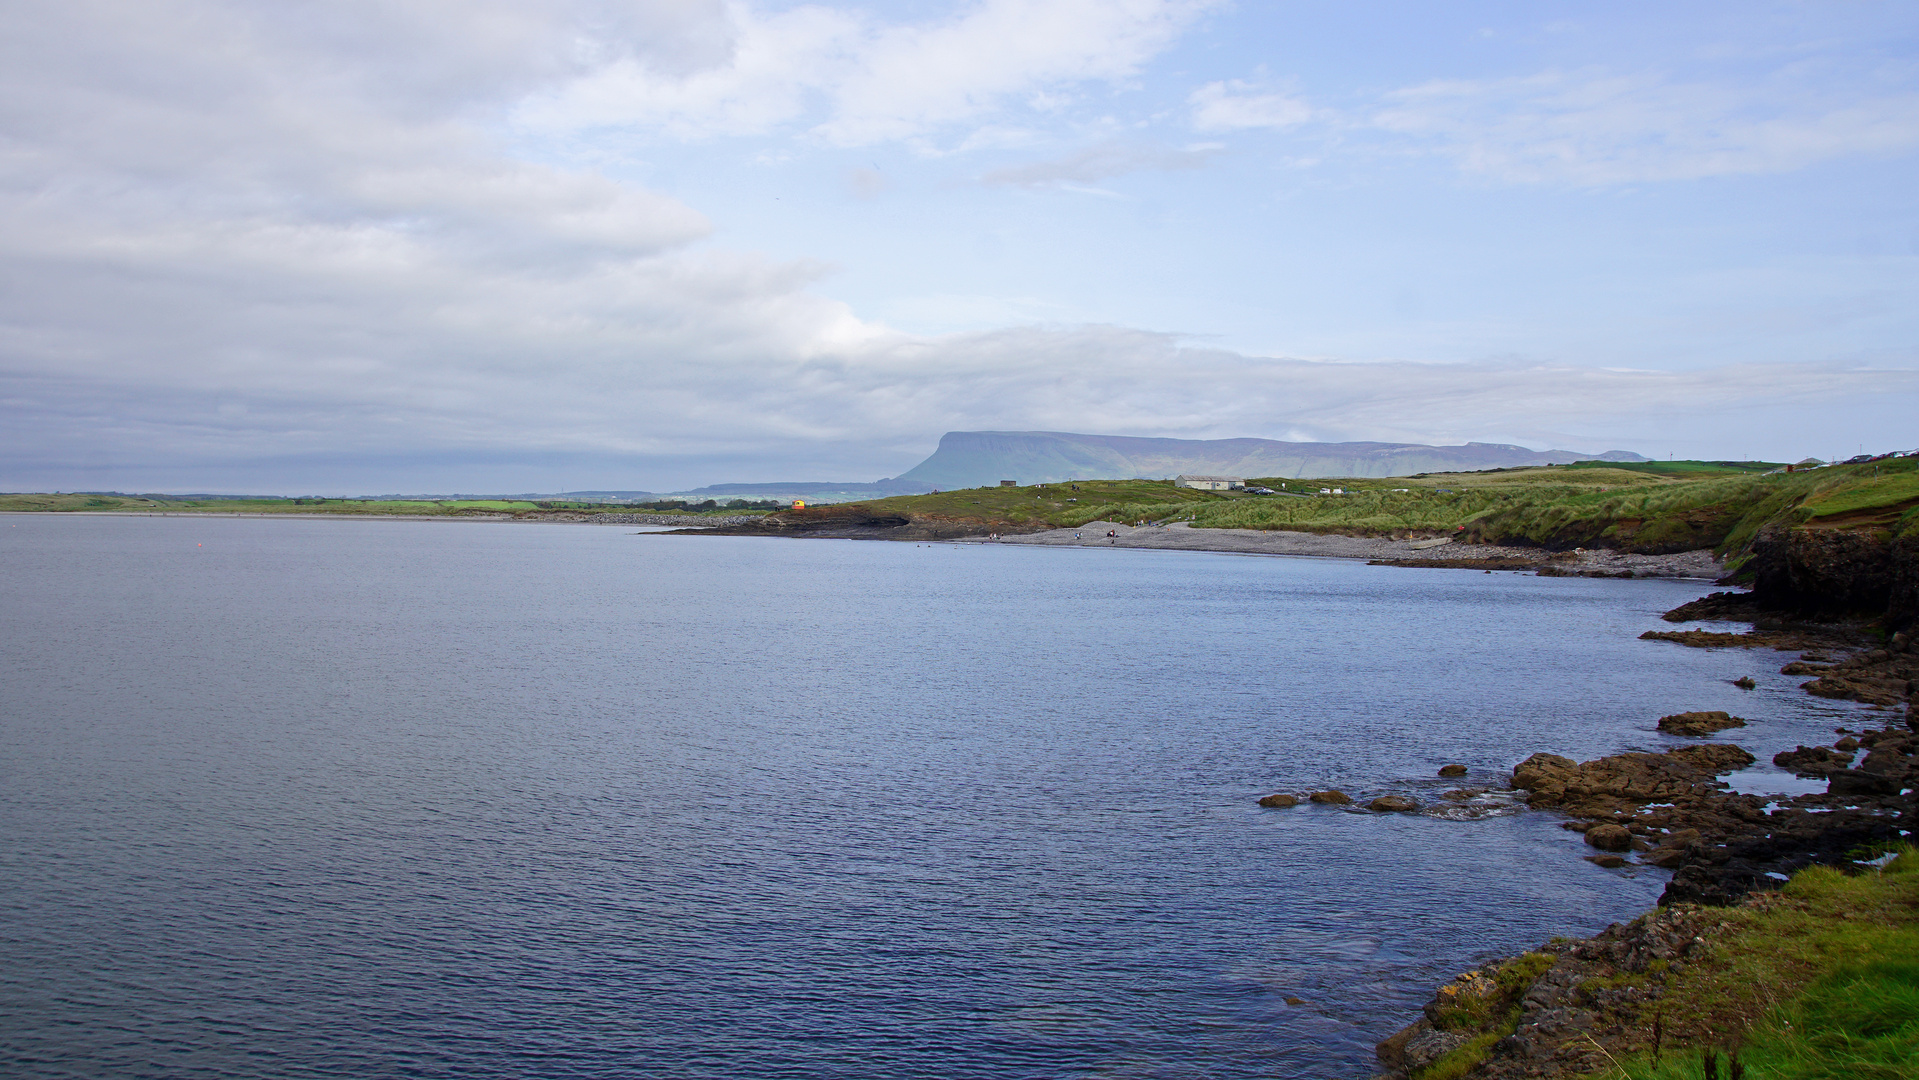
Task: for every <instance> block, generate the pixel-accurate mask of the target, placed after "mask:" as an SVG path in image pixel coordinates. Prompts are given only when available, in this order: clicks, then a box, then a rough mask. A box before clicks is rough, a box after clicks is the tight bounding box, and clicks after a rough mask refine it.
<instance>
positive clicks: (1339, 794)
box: [1306, 790, 1353, 806]
mask: <svg viewBox="0 0 1919 1080" xmlns="http://www.w3.org/2000/svg"><path fill="white" fill-rule="evenodd" d="M1306 797H1307V798H1309V799H1311V800H1312V801H1314V802H1316V803H1326V804H1328V805H1332V806H1345V805H1347V804H1348V803H1350V802H1352V801H1353V799H1352V796H1350V795H1348V794H1346V793H1345V792H1343V791H1330V790H1329V791H1315V792H1313V793H1312V794H1311V795H1308V796H1306Z"/></svg>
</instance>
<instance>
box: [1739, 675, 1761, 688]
mask: <svg viewBox="0 0 1919 1080" xmlns="http://www.w3.org/2000/svg"><path fill="white" fill-rule="evenodd" d="M1732 684H1733V685H1734V686H1737V687H1738V688H1739V689H1741V690H1755V689H1758V687H1759V684H1758V683H1756V682H1754V681H1752V676H1750V675H1741V676H1739V677H1738V678H1737V679H1734V680H1733V681H1732Z"/></svg>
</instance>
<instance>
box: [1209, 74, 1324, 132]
mask: <svg viewBox="0 0 1919 1080" xmlns="http://www.w3.org/2000/svg"><path fill="white" fill-rule="evenodd" d="M1258 89H1259V88H1258V87H1256V86H1254V85H1253V84H1251V83H1246V82H1240V81H1238V80H1233V81H1231V82H1212V83H1207V84H1206V85H1205V86H1202V87H1200V88H1199V89H1197V90H1195V91H1193V93H1192V95H1191V96H1190V97H1188V98H1187V103H1188V104H1190V105H1192V107H1193V126H1194V127H1196V128H1198V129H1199V130H1201V131H1240V130H1244V129H1247V128H1287V127H1295V126H1297V125H1300V124H1303V123H1305V122H1306V121H1308V120H1310V119H1312V118H1313V110H1312V108H1311V107H1310V106H1308V105H1307V104H1306V103H1305V102H1303V101H1301V100H1299V99H1298V98H1296V97H1291V96H1288V95H1286V94H1274V93H1260V92H1258Z"/></svg>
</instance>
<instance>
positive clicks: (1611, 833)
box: [1586, 825, 1632, 851]
mask: <svg viewBox="0 0 1919 1080" xmlns="http://www.w3.org/2000/svg"><path fill="white" fill-rule="evenodd" d="M1586 842H1587V843H1588V844H1591V845H1592V846H1594V847H1596V848H1598V849H1599V850H1601V851H1630V850H1632V833H1631V832H1629V831H1627V829H1626V827H1625V826H1624V825H1594V826H1593V827H1592V828H1590V829H1587V830H1586Z"/></svg>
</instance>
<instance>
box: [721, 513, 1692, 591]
mask: <svg viewBox="0 0 1919 1080" xmlns="http://www.w3.org/2000/svg"><path fill="white" fill-rule="evenodd" d="M998 528H1000V529H1002V530H1004V531H999V532H989V531H987V527H986V526H984V525H982V524H981V523H979V522H977V521H949V520H945V519H938V518H930V517H924V516H915V515H908V514H902V513H894V512H888V511H873V510H871V509H868V508H866V507H864V506H860V505H858V504H851V505H838V506H823V507H816V508H813V509H808V510H798V511H782V512H780V513H777V514H768V515H766V516H765V517H763V518H756V519H754V520H752V521H751V522H746V523H743V524H740V525H736V526H731V527H722V528H708V529H700V530H697V532H698V533H699V534H701V535H706V536H782V537H792V538H805V539H839V540H908V541H920V542H924V541H942V542H949V543H957V544H1012V545H1026V546H1038V547H1098V548H1140V549H1150V550H1158V551H1213V552H1221V553H1225V554H1235V555H1296V556H1309V557H1318V558H1337V559H1365V560H1367V561H1369V562H1373V563H1377V564H1379V565H1383V566H1406V567H1444V568H1450V569H1466V570H1503V571H1526V572H1534V573H1538V574H1541V575H1542V576H1547V577H1618V578H1629V577H1662V578H1692V579H1697V580H1701V581H1713V580H1717V579H1718V578H1719V577H1720V576H1721V575H1722V574H1724V573H1725V568H1724V567H1723V566H1722V565H1721V564H1720V562H1719V560H1718V559H1716V558H1715V557H1714V556H1713V554H1712V552H1710V551H1685V552H1677V553H1671V554H1658V555H1647V554H1638V553H1632V552H1622V551H1614V550H1611V549H1591V550H1588V549H1584V548H1575V549H1573V550H1571V551H1548V550H1546V549H1543V548H1529V547H1516V546H1502V545H1497V544H1468V543H1456V542H1454V541H1453V539H1452V538H1451V537H1446V536H1427V535H1424V534H1420V533H1416V532H1405V533H1403V534H1401V535H1397V536H1341V535H1336V534H1331V533H1307V532H1288V531H1284V530H1268V529H1195V528H1193V527H1192V526H1191V525H1189V524H1188V523H1186V522H1183V521H1175V522H1168V523H1164V524H1132V525H1129V524H1126V523H1124V522H1118V521H1089V522H1087V523H1086V524H1084V525H1081V526H1078V527H1077V528H1071V529H1029V530H1027V531H1024V532H1021V531H1016V527H1014V526H1000V527H998ZM691 531H693V530H689V532H691Z"/></svg>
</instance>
